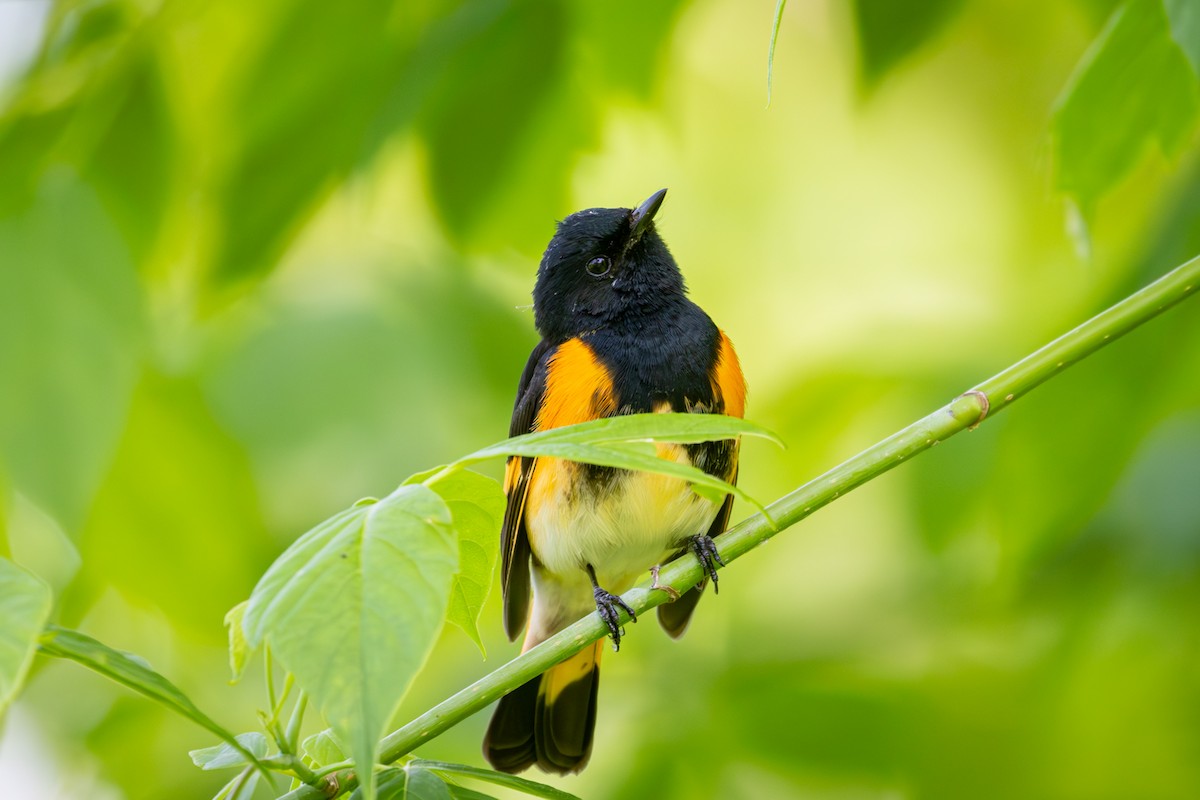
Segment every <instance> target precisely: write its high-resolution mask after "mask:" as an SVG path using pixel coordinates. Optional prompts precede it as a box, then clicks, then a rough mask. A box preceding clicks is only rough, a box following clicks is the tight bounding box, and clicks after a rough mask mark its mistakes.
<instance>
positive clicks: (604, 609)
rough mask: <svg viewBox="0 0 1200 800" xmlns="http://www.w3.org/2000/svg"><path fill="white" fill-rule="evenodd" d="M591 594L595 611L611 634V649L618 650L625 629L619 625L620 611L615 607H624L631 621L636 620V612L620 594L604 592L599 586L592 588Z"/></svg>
mask: <svg viewBox="0 0 1200 800" xmlns="http://www.w3.org/2000/svg"><path fill="white" fill-rule="evenodd" d="M592 596H593V597H595V598H596V613H598V614H599V615H600V619H602V620H604V624H605V625H607V626H608V632H609V634H610V635H611V636H612V643H613V650H614V651H616V650H620V649H621V637H622V636H624V635H625V629H624V628H622V627H621V612H620V611H618V610H617V609H618V608H621V609H624V611H625V613H626V614H628V615H629V619H630V620H632V621H633V622H637V614H635V613H633V609H632V608H630V607H629V604H628V603H626V602H625V601H624V600H622V599H621V596H620V595H617V594H612V593H611V592H606V591H604V590H603V589H601V588H600V587H599V586H597V587H595V588H594V589H592Z"/></svg>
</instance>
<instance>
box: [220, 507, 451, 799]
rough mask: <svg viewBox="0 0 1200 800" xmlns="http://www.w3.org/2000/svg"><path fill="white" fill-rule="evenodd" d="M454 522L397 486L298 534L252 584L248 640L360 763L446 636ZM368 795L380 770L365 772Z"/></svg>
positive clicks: (369, 760) (371, 754)
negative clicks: (263, 650)
mask: <svg viewBox="0 0 1200 800" xmlns="http://www.w3.org/2000/svg"><path fill="white" fill-rule="evenodd" d="M451 525H452V515H451V511H450V509H449V508H448V507H447V505H446V503H445V501H443V500H442V498H441V497H439V496H438V495H437V494H436V493H434V492H433V491H431V490H430V489H428V488H426V487H425V486H422V485H420V484H416V485H405V486H401V487H400V488H399V489H397V490H396V491H395V492H393V493H392V494H390V495H388V496H387V497H385V498H384V499H383V500H380V501H379V502H378V503H372V504H370V505H365V506H356V507H354V508H351V509H349V510H347V511H344V512H342V513H341V514H338V515H337V516H335V517H333V518H332V519H330V520H328V521H326V522H324V523H322V524H321V525H318V526H317V527H316V528H314V529H312V530H311V531H309V532H308V533H306V534H304V535H303V536H301V537H300V538H299V539H298V540H297V541H296V542H295V543H294V544H293V545H292V546H291V547H290V548H288V550H287V552H285V553H284V554H283V555H282V556H280V557H279V558H278V559H277V560H276V561H275V563H274V564H273V565H271V568H270V569H268V570H267V573H266V574H265V575H264V576H263V578H262V580H260V581H259V584H258V586H257V587H255V589H254V592H253V594H252V595H251V596H250V605H249V606H248V607H247V608H246V615H245V618H244V620H243V627H244V629H245V634H246V641H247V642H248V643H249V644H250V646H252V647H258V646H260V645H262V644H266V645H267V646H269V647H270V648H271V653H272V655H273V656H275V657H276V658H278V660H279V661H280V662H281V663H282V664H283V665H284V666H285V667H287V669H288V670H289V671H290V672H292V673H293V674H294V675H295V676H296V680H297V681H298V682H299V684H300V685H301V686H302V687H304V688H305V689H306V690H307V691H308V693H309V696H310V697H312V698H313V700H314V702H315V703H316V704H317V705H318V707H319V708H320V709H321V711H322V713H323V714H324V715H325V718H326V720H328V722H329V724H330V725H331V726H332V727H333V729H334V730H335V731H336V732H337V734H338V735H339V737H340V738H341V739H342V740H343V741H345V742H346V743H347V744H348V745H349V748H350V751H351V753H352V754H353V756H354V760H355V762H356V763H358V764H360V765H365V764H373V763H375V756H376V753H377V750H378V741H379V737H380V736H381V735H382V733H383V728H384V726H385V725H386V724H387V722H388V720H389V719H390V718H391V716H392V713H393V712H394V711H395V709H396V706H397V705H398V704H399V702H400V699H401V698H402V697H403V696H404V693H405V692H406V691H407V689H408V687H409V684H410V683H411V682H412V679H413V677H414V676H415V675H416V674H417V672H418V670H420V668H421V665H422V664H423V663H424V662H425V659H426V657H427V656H428V654H429V651H430V649H431V648H432V647H433V642H434V640H435V639H436V637H437V634H438V631H440V630H441V627H442V623H443V622H444V620H445V616H446V607H447V604H448V602H449V598H450V588H451V585H452V582H453V576H454V574H455V572H456V571H457V567H458V546H457V542H456V537H455V534H454V530H453V528H452V527H451ZM361 774H362V776H363V779H364V780H365V781H366V786H365V787H364V788H365V789H366V790H367V796H368V797H369V796H371V789H372V786H371V782H372V780H373V772H372V771H371V770H370V769H365V770H362V772H361Z"/></svg>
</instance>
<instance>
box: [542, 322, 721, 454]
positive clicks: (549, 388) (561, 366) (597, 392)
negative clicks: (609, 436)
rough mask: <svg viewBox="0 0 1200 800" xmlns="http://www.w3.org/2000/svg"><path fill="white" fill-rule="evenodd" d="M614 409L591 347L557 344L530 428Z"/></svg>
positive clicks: (596, 415) (608, 384)
mask: <svg viewBox="0 0 1200 800" xmlns="http://www.w3.org/2000/svg"><path fill="white" fill-rule="evenodd" d="M735 361H736V359H735ZM738 374H739V375H740V374H741V373H740V372H739V373H738ZM616 410H617V405H616V401H615V400H614V399H613V384H612V376H611V375H609V373H608V369H607V368H606V367H605V366H604V365H603V364H601V363H600V361H599V360H598V359H597V358H596V354H595V353H593V352H592V349H591V348H590V347H588V346H587V345H586V344H584V343H583V342H582V341H580V340H579V339H568V340H567V341H565V342H563V343H562V344H561V345H559V346H558V349H557V350H556V351H555V353H554V355H553V356H551V357H550V363H549V365H548V368H547V370H546V393H545V394H544V395H543V396H542V407H541V409H540V410H539V411H538V415H537V420H536V421H535V422H534V428H535V429H536V430H539V431H544V430H549V429H550V428H561V427H562V426H564V425H574V424H575V423H577V422H589V421H591V420H594V419H600V418H601V417H608V416H611V415H612V414H613V413H614V412H615V411H616Z"/></svg>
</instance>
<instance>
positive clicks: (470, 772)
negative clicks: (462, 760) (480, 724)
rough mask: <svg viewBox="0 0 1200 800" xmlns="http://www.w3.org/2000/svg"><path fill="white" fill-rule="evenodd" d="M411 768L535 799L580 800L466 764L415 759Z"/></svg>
mask: <svg viewBox="0 0 1200 800" xmlns="http://www.w3.org/2000/svg"><path fill="white" fill-rule="evenodd" d="M408 766H409V767H410V768H412V767H418V768H421V769H427V770H431V771H433V772H436V773H438V774H439V775H453V776H455V777H460V778H472V779H474V780H477V781H485V782H487V783H491V784H495V785H496V786H503V787H505V788H508V789H516V790H517V791H519V792H524V793H525V794H528V795H532V796H534V797H544V798H546V800H579V798H578V797H576V796H575V795H573V794H571V793H569V792H564V791H563V790H562V789H555V788H554V787H553V786H547V785H546V784H544V783H538V782H537V781H531V780H529V779H528V778H519V777H517V776H516V775H509V774H508V773H505V772H496V771H494V770H490V769H484V768H482V767H472V766H468V765H466V764H452V763H450V762H447V761H427V760H425V759H423V758H416V759H413V760H412V761H410V762H409V763H408Z"/></svg>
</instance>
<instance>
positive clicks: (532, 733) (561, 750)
mask: <svg viewBox="0 0 1200 800" xmlns="http://www.w3.org/2000/svg"><path fill="white" fill-rule="evenodd" d="M604 641H605V640H604V639H601V640H600V641H598V642H596V643H595V644H594V645H592V646H590V647H585V648H584V649H583V650H580V651H579V652H578V653H576V654H575V655H573V656H571V657H570V658H569V659H567V660H566V661H564V662H562V663H561V664H558V665H557V666H554V667H551V668H550V669H548V670H546V671H545V672H544V673H542V674H541V675H539V676H538V677H536V678H534V679H533V680H531V681H529V682H527V683H525V684H524V685H523V686H521V687H520V688H518V689H515V690H514V691H512V692H511V693H509V694H508V695H506V696H504V697H502V698H501V699H500V704H499V705H497V706H496V712H495V713H494V714H493V715H492V721H491V723H490V724H489V725H488V730H487V735H486V736H485V737H484V739H483V755H484V757H485V758H487V760H488V761H489V762H490V763H491V765H492V766H493V767H495V768H496V769H498V770H500V771H501V772H513V773H516V772H521V771H522V770H524V769H526V768H527V767H529V766H530V765H532V764H537V765H538V766H539V767H540V768H541V769H542V770H543V771H545V772H554V773H558V774H559V775H565V774H566V773H568V772H579V770H581V769H583V768H584V767H585V766H586V765H587V762H588V756H590V755H591V753H592V733H593V731H594V730H595V728H596V692H597V691H598V690H599V688H600V653H601V652H602V651H603V647H604ZM526 649H528V648H526Z"/></svg>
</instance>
